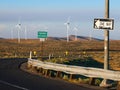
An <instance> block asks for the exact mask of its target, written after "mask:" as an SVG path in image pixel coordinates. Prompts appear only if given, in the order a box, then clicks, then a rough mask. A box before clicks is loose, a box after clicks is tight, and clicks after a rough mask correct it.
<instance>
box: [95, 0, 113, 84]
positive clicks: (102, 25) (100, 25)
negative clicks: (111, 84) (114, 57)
mask: <svg viewBox="0 0 120 90" xmlns="http://www.w3.org/2000/svg"><path fill="white" fill-rule="evenodd" d="M113 24H114V20H113V19H109V0H105V19H94V28H95V29H104V69H105V70H108V69H109V29H110V30H112V29H113ZM101 86H107V80H106V79H104V80H103V81H102V83H101Z"/></svg>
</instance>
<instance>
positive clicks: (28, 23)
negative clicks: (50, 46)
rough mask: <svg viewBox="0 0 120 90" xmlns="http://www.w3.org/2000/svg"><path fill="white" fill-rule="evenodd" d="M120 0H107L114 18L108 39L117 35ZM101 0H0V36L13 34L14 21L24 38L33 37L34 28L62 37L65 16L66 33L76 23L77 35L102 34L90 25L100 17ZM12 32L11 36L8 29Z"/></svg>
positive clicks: (115, 37) (102, 11) (34, 36)
mask: <svg viewBox="0 0 120 90" xmlns="http://www.w3.org/2000/svg"><path fill="white" fill-rule="evenodd" d="M119 3H120V0H110V18H112V19H114V22H115V23H114V30H110V38H111V39H120V35H119V34H120V30H119V29H120V26H119V20H120V12H119V9H120V5H119ZM104 9H105V0H0V37H3V38H11V37H13V38H16V37H17V28H16V27H15V26H16V25H17V24H18V21H20V23H21V31H20V37H22V38H24V34H23V33H24V30H25V29H24V28H25V27H26V30H27V37H28V38H37V32H38V31H41V30H46V31H47V32H48V36H53V37H54V36H56V37H66V26H65V25H64V23H65V22H67V18H68V17H70V31H69V35H71V34H73V35H74V31H73V28H74V27H75V26H77V28H78V33H77V34H78V36H90V34H91V35H92V37H96V38H104V30H96V29H94V28H93V23H94V18H104V12H105V11H104ZM12 32H13V36H12V34H11V33H12Z"/></svg>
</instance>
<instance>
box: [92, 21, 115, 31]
mask: <svg viewBox="0 0 120 90" xmlns="http://www.w3.org/2000/svg"><path fill="white" fill-rule="evenodd" d="M113 24H114V20H113V19H94V28H95V29H110V30H113Z"/></svg>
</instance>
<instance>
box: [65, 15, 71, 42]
mask: <svg viewBox="0 0 120 90" xmlns="http://www.w3.org/2000/svg"><path fill="white" fill-rule="evenodd" d="M64 25H66V28H67V42H69V33H68V32H69V30H70V17H68V20H67V22H66V23H64Z"/></svg>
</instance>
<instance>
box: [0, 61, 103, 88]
mask: <svg viewBox="0 0 120 90" xmlns="http://www.w3.org/2000/svg"><path fill="white" fill-rule="evenodd" d="M26 61H27V59H0V90H96V89H93V88H92V89H90V88H87V87H82V86H80V85H76V84H72V83H69V82H65V81H62V80H56V79H49V78H45V77H42V76H37V75H32V74H29V73H27V72H24V71H22V70H21V69H20V68H19V67H20V64H21V63H23V62H26ZM97 90H98V89H97ZM99 90H100V89H99ZM101 90H103V89H101Z"/></svg>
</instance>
